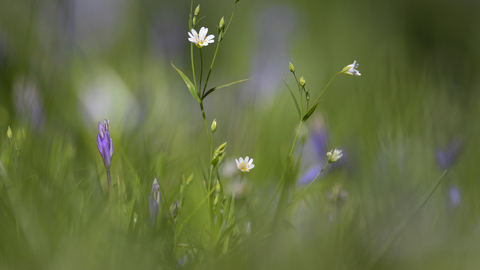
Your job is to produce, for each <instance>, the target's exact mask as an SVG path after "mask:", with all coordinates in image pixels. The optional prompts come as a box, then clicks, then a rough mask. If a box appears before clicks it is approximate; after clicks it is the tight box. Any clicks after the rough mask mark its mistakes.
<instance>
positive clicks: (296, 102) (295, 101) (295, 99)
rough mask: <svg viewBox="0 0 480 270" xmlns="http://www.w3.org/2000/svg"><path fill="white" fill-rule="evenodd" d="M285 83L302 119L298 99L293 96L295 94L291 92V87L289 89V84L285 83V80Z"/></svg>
mask: <svg viewBox="0 0 480 270" xmlns="http://www.w3.org/2000/svg"><path fill="white" fill-rule="evenodd" d="M283 82H284V83H285V85H286V86H287V88H288V91H289V92H290V95H291V96H292V99H293V102H294V103H295V107H296V108H297V112H298V116H300V117H302V113H301V112H300V107H298V101H297V98H296V97H295V96H294V95H293V92H292V90H290V87H288V84H287V82H286V81H285V79H284V80H283Z"/></svg>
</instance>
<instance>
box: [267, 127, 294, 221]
mask: <svg viewBox="0 0 480 270" xmlns="http://www.w3.org/2000/svg"><path fill="white" fill-rule="evenodd" d="M302 124H303V121H300V125H298V129H297V134H296V135H295V140H294V141H293V145H292V149H291V150H290V154H288V160H290V157H291V156H292V154H293V150H294V149H295V145H296V144H297V139H298V134H300V129H301V128H302ZM286 169H287V166H285V169H284V170H283V173H282V177H281V178H280V181H279V182H278V185H277V188H276V189H275V192H274V193H273V196H272V198H271V199H270V202H269V203H268V205H267V208H265V210H263V212H262V216H263V215H264V214H265V213H266V212H267V210H268V208H270V205H271V204H272V202H273V199H275V196H276V195H277V192H278V190H279V189H280V186H281V185H282V183H283V176H284V175H285V171H286Z"/></svg>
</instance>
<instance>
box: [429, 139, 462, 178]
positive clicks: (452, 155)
mask: <svg viewBox="0 0 480 270" xmlns="http://www.w3.org/2000/svg"><path fill="white" fill-rule="evenodd" d="M461 148H462V142H461V140H460V139H458V138H457V139H454V140H452V141H450V143H449V144H448V145H447V146H446V147H445V148H440V147H437V150H436V152H435V156H436V158H437V164H438V166H439V167H440V169H442V171H444V170H446V169H448V168H450V166H452V165H453V163H454V162H455V160H457V157H458V154H459V153H460V150H461Z"/></svg>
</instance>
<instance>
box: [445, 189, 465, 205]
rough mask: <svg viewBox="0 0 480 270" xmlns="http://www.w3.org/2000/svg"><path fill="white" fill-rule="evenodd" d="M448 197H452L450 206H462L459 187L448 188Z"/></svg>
mask: <svg viewBox="0 0 480 270" xmlns="http://www.w3.org/2000/svg"><path fill="white" fill-rule="evenodd" d="M448 195H449V196H450V205H451V206H452V207H453V208H457V207H459V206H460V205H461V204H462V198H461V196H460V191H459V190H458V187H457V186H450V187H449V188H448Z"/></svg>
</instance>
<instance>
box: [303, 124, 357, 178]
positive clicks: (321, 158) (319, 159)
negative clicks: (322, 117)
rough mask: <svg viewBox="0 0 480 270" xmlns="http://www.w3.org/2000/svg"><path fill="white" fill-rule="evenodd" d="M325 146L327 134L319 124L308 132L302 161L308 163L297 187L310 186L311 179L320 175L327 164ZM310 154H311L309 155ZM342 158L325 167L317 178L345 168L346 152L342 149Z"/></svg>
mask: <svg viewBox="0 0 480 270" xmlns="http://www.w3.org/2000/svg"><path fill="white" fill-rule="evenodd" d="M327 144H328V134H327V130H326V128H325V126H324V125H323V124H319V125H317V126H315V127H313V128H312V131H311V132H310V138H309V140H308V142H307V144H306V146H305V156H304V158H303V160H304V161H306V162H309V164H308V165H307V168H308V169H307V171H306V172H305V173H304V174H303V175H302V176H301V177H300V179H299V180H298V182H297V185H307V184H310V183H311V182H312V181H313V179H315V177H316V176H317V175H318V173H320V171H321V170H322V168H323V167H324V166H325V164H327V162H328V156H327V151H328V150H327V149H328V148H327ZM310 152H313V154H312V153H310ZM342 155H343V156H342V158H341V159H340V160H339V161H338V162H335V163H332V164H330V165H328V166H327V168H326V169H325V171H323V173H322V174H321V175H320V176H319V178H321V177H322V175H323V174H325V173H328V172H329V171H332V170H335V169H337V168H341V167H343V166H345V164H346V163H347V160H348V152H347V151H345V150H344V149H343V148H342Z"/></svg>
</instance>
